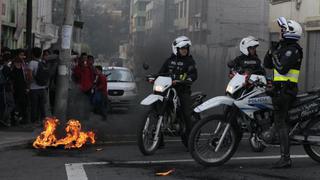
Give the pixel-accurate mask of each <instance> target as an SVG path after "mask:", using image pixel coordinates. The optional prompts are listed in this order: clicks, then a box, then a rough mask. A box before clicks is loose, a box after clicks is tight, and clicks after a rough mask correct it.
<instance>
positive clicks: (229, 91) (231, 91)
mask: <svg viewBox="0 0 320 180" xmlns="http://www.w3.org/2000/svg"><path fill="white" fill-rule="evenodd" d="M226 91H227V92H228V93H230V94H232V93H233V87H232V86H230V85H228V86H227V89H226Z"/></svg>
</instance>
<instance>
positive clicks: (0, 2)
mask: <svg viewBox="0 0 320 180" xmlns="http://www.w3.org/2000/svg"><path fill="white" fill-rule="evenodd" d="M0 34H2V0H0ZM1 48H2V46H1V35H0V52H1Z"/></svg>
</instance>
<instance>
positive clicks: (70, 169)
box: [65, 162, 108, 180]
mask: <svg viewBox="0 0 320 180" xmlns="http://www.w3.org/2000/svg"><path fill="white" fill-rule="evenodd" d="M104 164H108V163H107V162H90V163H71V164H65V167H66V171H67V176H68V180H88V177H87V174H86V171H85V170H84V168H83V165H104Z"/></svg>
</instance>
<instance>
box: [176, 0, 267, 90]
mask: <svg viewBox="0 0 320 180" xmlns="http://www.w3.org/2000/svg"><path fill="white" fill-rule="evenodd" d="M175 3H176V9H177V14H176V15H177V16H176V18H177V19H176V20H175V25H176V28H177V29H176V32H177V34H184V35H187V36H189V38H191V40H192V42H193V47H192V50H193V52H192V53H193V55H194V57H195V58H196V62H197V66H198V69H199V80H198V81H197V83H199V85H201V86H197V87H200V88H201V89H199V90H205V92H207V93H209V94H212V95H219V94H221V93H223V92H224V90H225V87H226V85H227V82H228V81H229V79H228V76H227V75H228V72H229V69H228V68H227V63H228V61H230V60H232V59H234V58H235V57H236V56H238V55H240V51H239V43H240V40H241V39H242V38H244V37H246V36H249V35H251V36H255V37H256V38H258V39H259V41H260V47H259V48H258V54H259V56H260V58H262V59H263V56H264V55H265V52H266V50H267V49H268V47H269V31H268V19H269V16H268V13H269V10H268V8H269V2H268V1H265V0H241V1H225V0H175ZM208 77H210V78H209V79H210V81H209V82H208Z"/></svg>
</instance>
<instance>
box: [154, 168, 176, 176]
mask: <svg viewBox="0 0 320 180" xmlns="http://www.w3.org/2000/svg"><path fill="white" fill-rule="evenodd" d="M174 171H175V169H171V170H169V171H167V172H159V173H156V175H157V176H169V175H170V174H172V173H173V172H174Z"/></svg>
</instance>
